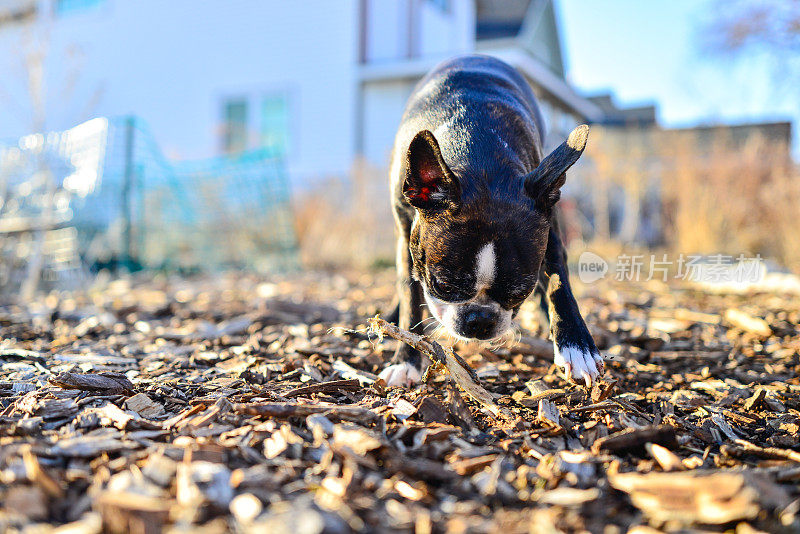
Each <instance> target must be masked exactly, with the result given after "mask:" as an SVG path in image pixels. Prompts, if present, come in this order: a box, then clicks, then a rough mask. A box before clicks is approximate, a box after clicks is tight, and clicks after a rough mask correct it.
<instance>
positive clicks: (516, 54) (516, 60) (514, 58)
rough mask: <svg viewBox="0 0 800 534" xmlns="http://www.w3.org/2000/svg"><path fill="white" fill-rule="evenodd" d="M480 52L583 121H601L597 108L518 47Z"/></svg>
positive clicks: (598, 108) (601, 113)
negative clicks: (513, 70) (510, 68)
mask: <svg viewBox="0 0 800 534" xmlns="http://www.w3.org/2000/svg"><path fill="white" fill-rule="evenodd" d="M486 43H488V41H486ZM481 52H483V53H485V54H489V55H492V56H494V57H496V58H498V59H502V60H503V61H505V62H506V63H508V64H510V65H511V66H513V67H515V68H517V69H518V70H519V71H520V72H522V73H523V74H524V75H526V76H527V77H528V78H530V79H531V80H533V81H534V82H535V83H537V84H538V85H539V86H541V87H542V89H544V90H545V91H547V92H548V93H550V94H551V95H553V96H554V97H556V98H557V99H559V100H560V101H561V102H563V103H564V104H566V105H567V106H568V107H570V108H572V109H574V110H575V111H577V112H578V113H579V114H580V115H581V116H582V117H583V118H584V119H586V120H588V121H590V122H600V121H602V119H603V116H604V115H603V111H602V109H600V107H599V106H597V105H595V104H593V103H592V102H590V101H589V100H587V99H586V98H585V97H583V96H581V95H580V94H578V93H577V92H576V91H575V90H574V89H573V88H572V87H571V86H570V85H569V84H568V83H567V82H566V81H565V80H563V79H562V78H560V77H559V76H558V75H557V74H555V73H554V72H552V71H551V70H550V69H548V68H547V67H546V66H544V65H543V64H542V62H540V61H539V60H537V59H536V58H534V57H532V56H531V55H530V54H528V53H527V52H525V51H523V50H521V49H519V48H518V47H508V48H498V49H489V50H481Z"/></svg>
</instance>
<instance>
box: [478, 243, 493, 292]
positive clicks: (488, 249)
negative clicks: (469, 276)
mask: <svg viewBox="0 0 800 534" xmlns="http://www.w3.org/2000/svg"><path fill="white" fill-rule="evenodd" d="M494 272H495V255H494V243H488V244H486V245H484V246H483V248H481V250H480V251H479V252H478V258H477V261H476V265H475V285H476V289H477V290H478V291H480V290H481V289H486V288H488V287H491V285H492V282H494Z"/></svg>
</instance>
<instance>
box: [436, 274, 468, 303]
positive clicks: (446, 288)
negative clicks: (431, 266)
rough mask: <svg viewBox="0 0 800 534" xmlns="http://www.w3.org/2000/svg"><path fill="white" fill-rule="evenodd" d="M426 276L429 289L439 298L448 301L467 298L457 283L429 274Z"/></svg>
mask: <svg viewBox="0 0 800 534" xmlns="http://www.w3.org/2000/svg"><path fill="white" fill-rule="evenodd" d="M428 278H429V282H430V289H431V291H432V292H433V294H434V295H435V296H437V297H439V298H440V299H442V300H449V301H458V300H469V295H467V294H465V292H464V291H462V290H460V289H459V288H458V286H457V285H455V284H453V283H450V282H448V281H447V280H442V279H441V278H437V277H435V276H433V275H430V276H429V277H428Z"/></svg>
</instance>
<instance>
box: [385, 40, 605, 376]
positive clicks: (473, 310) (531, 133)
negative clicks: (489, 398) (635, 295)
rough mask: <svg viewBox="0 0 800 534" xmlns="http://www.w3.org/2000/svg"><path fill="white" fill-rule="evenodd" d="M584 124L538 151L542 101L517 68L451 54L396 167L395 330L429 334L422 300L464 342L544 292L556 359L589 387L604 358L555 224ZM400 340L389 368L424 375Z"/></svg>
mask: <svg viewBox="0 0 800 534" xmlns="http://www.w3.org/2000/svg"><path fill="white" fill-rule="evenodd" d="M588 132H589V128H588V126H585V125H584V126H579V127H578V128H576V129H575V130H574V131H573V132H572V133H571V134H570V136H569V138H568V139H567V141H566V142H565V143H564V144H562V145H561V146H559V147H558V148H557V149H555V150H554V151H553V152H552V153H551V154H550V155H549V156H547V157H546V158H544V159H542V156H543V154H542V138H543V137H544V129H543V120H542V116H541V112H540V111H539V106H538V104H537V103H536V98H535V97H534V95H533V92H532V91H531V89H530V87H529V85H528V84H527V82H526V81H525V80H524V79H523V78H522V76H521V75H520V74H519V73H518V72H517V71H516V70H514V69H513V68H512V67H511V66H509V65H507V64H505V63H503V62H502V61H500V60H497V59H494V58H491V57H488V56H477V55H476V56H466V57H459V58H455V59H452V60H449V61H446V62H444V63H442V64H440V65H439V66H438V67H436V68H435V69H434V70H433V71H432V72H430V73H429V74H428V75H427V76H426V77H425V78H424V79H423V80H422V81H420V83H419V84H418V85H417V87H416V88H415V90H414V92H413V94H412V95H411V97H410V99H409V101H408V104H407V106H406V110H405V114H404V115H403V120H402V123H401V125H400V129H399V131H398V133H397V137H396V139H395V145H394V151H393V156H392V164H391V171H390V174H391V175H390V180H391V191H392V204H393V210H394V216H395V220H396V222H397V226H398V229H399V234H400V236H399V239H398V243H397V275H398V280H397V290H398V296H399V326H400V327H402V328H406V329H411V330H412V331H415V332H417V333H422V326H421V319H422V312H423V310H422V306H423V305H424V304H427V307H428V310H430V313H431V314H432V315H433V317H435V318H436V319H437V320H438V321H439V323H441V324H442V325H443V326H444V327H445V328H446V329H447V331H448V333H449V334H451V335H452V336H454V337H456V338H460V339H466V340H491V339H494V338H498V337H499V336H502V335H503V334H504V333H505V332H506V331H507V330H508V329H509V328H510V327H511V320H512V319H513V318H514V316H515V315H516V313H517V312H518V311H519V308H520V306H521V305H522V303H523V301H525V299H527V298H528V296H529V295H530V294H531V293H532V292H533V291H534V290H535V291H537V292H538V293H540V295H541V296H542V297H543V298H544V299H546V302H547V309H548V315H549V317H550V329H551V333H552V337H553V345H554V347H555V361H556V363H557V364H559V365H560V366H562V367H563V368H564V369H565V372H566V375H567V377H568V378H570V379H573V380H583V381H585V382H586V384H587V385H588V384H590V383H591V382H592V381H593V380H594V379H595V378H596V377H597V376H598V375H600V374H602V372H603V360H602V358H601V356H600V353H599V352H598V350H597V347H596V346H595V344H594V341H593V340H592V337H591V335H590V334H589V331H588V330H587V328H586V324H585V323H584V321H583V318H582V317H581V314H580V311H579V310H578V305H577V303H576V302H575V298H574V297H573V295H572V290H571V289H570V284H569V277H568V274H567V258H566V253H565V250H564V247H563V246H562V244H561V241H560V239H559V236H558V231H557V228H556V227H555V224H554V215H553V212H554V208H555V204H556V202H557V201H558V199H559V196H560V191H559V190H560V188H561V186H562V185H563V184H564V181H565V178H566V177H565V172H566V170H567V169H569V168H570V166H572V164H573V163H575V162H576V161H577V160H578V158H579V157H580V155H581V153H582V152H583V149H584V147H585V145H586V140H587V136H588ZM422 360H423V358H422V356H421V354H419V353H418V352H416V351H415V350H414V349H412V348H411V347H409V346H407V345H401V346H400V348H399V349H398V351H397V353H396V354H395V357H394V361H393V363H392V365H390V366H388V367H387V368H386V369H384V370H383V371H382V372H381V375H380V376H381V377H382V378H383V379H384V380H385V381H386V382H387V384H388V385H401V384H403V385H408V384H411V383H414V382H417V381H419V379H420V376H421V369H422V366H423V364H424V363H425V362H423V361H422Z"/></svg>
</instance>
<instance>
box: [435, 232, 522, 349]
mask: <svg viewBox="0 0 800 534" xmlns="http://www.w3.org/2000/svg"><path fill="white" fill-rule="evenodd" d="M496 262H497V257H496V255H495V251H494V243H487V244H486V245H484V246H483V247H481V249H480V250H479V251H478V254H477V256H476V257H475V296H474V297H473V298H472V299H470V300H468V301H466V302H456V303H451V302H445V301H443V300H440V299H437V298H436V297H434V296H433V295H431V294H430V293H429V292H428V288H427V287H425V284H424V283H423V286H422V287H423V289H424V295H425V301H426V302H427V304H428V309H429V310H430V311H431V313H432V314H433V316H434V317H436V319H437V320H438V321H439V322H440V323H441V324H442V325H444V326H445V328H447V330H448V331H449V333H450V334H451V335H452V336H453V337H456V338H460V339H467V338H466V337H464V336H463V335H461V333H460V332H458V330H457V328H456V326H457V325H458V323H459V321H458V317H459V314H460V313H462V312H463V311H464V310H466V309H467V308H468V307H469V306H470V305H474V304H478V305H481V306H491V307H492V308H494V309H495V311H496V312H497V314H498V321H497V325H496V327H495V332H494V336H493V337H499V336H501V335H503V334H504V333H505V332H506V330H508V329H509V328H511V315H512V312H511V310H505V309H503V308H502V306H500V305H499V304H498V303H497V302H495V301H494V300H492V299H491V298H490V297H489V295H488V294H487V293H486V290H487V289H489V288H490V287H492V284H493V283H494V279H495V275H496V272H497V270H496V265H497V263H496Z"/></svg>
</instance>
